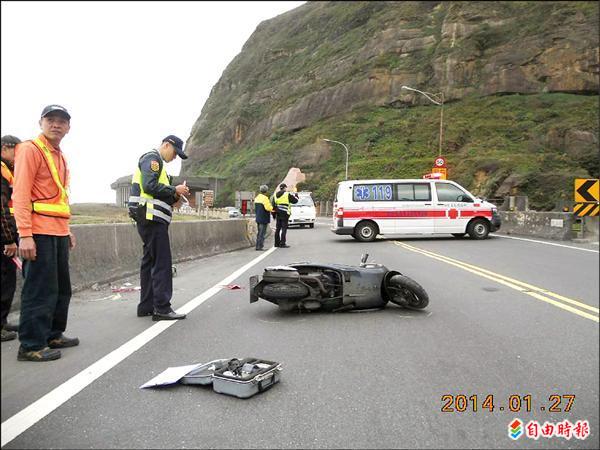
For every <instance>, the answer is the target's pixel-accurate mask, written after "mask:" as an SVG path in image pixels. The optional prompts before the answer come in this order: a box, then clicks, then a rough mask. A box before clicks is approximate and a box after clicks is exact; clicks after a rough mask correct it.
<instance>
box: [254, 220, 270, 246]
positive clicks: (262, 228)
mask: <svg viewBox="0 0 600 450" xmlns="http://www.w3.org/2000/svg"><path fill="white" fill-rule="evenodd" d="M268 226H269V224H268V223H257V224H256V228H257V230H258V231H257V232H256V249H257V250H258V249H261V248H263V247H264V246H265V235H266V234H267V227H268Z"/></svg>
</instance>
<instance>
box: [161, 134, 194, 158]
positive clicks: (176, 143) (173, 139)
mask: <svg viewBox="0 0 600 450" xmlns="http://www.w3.org/2000/svg"><path fill="white" fill-rule="evenodd" d="M162 141H163V142H168V143H169V144H172V145H173V147H175V151H176V152H177V154H178V155H179V157H180V158H181V159H187V158H188V156H187V155H186V154H185V153H183V141H182V140H181V139H179V138H178V137H177V136H175V135H174V134H170V135H168V136H167V137H166V138H164V139H163V140H162Z"/></svg>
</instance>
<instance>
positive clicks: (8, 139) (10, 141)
mask: <svg viewBox="0 0 600 450" xmlns="http://www.w3.org/2000/svg"><path fill="white" fill-rule="evenodd" d="M20 143H21V139H19V138H18V137H16V136H11V135H10V134H7V135H6V136H2V145H3V146H4V145H6V146H7V147H15V146H16V145H17V144H20Z"/></svg>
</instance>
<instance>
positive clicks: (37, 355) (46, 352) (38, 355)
mask: <svg viewBox="0 0 600 450" xmlns="http://www.w3.org/2000/svg"><path fill="white" fill-rule="evenodd" d="M58 358H60V350H52V349H50V348H49V347H44V348H43V349H41V350H30V351H27V350H25V349H24V348H23V347H19V353H17V359H18V360H19V361H36V362H42V361H53V360H55V359H58Z"/></svg>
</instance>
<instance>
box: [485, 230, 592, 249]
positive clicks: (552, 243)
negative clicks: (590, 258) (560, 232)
mask: <svg viewBox="0 0 600 450" xmlns="http://www.w3.org/2000/svg"><path fill="white" fill-rule="evenodd" d="M493 236H494V237H499V238H504V239H516V240H518V241H527V242H535V243H536V244H545V245H553V246H555V247H565V248H570V249H573V250H581V251H582V252H592V253H599V252H598V250H593V249H591V248H581V247H573V246H572V245H564V244H555V243H554V242H544V241H537V240H535V239H526V238H518V237H514V236H504V235H500V234H494V235H493Z"/></svg>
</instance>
